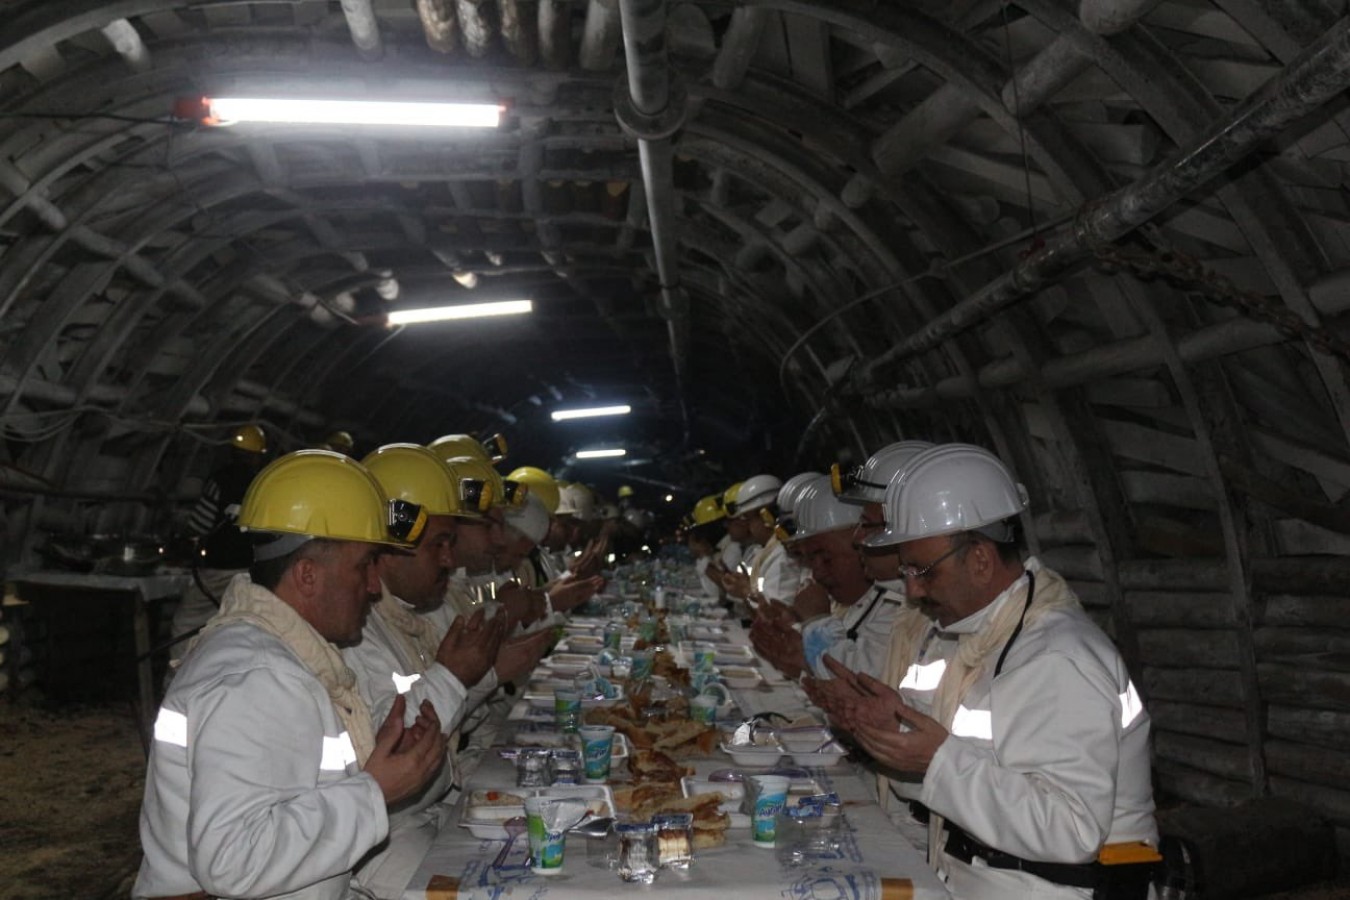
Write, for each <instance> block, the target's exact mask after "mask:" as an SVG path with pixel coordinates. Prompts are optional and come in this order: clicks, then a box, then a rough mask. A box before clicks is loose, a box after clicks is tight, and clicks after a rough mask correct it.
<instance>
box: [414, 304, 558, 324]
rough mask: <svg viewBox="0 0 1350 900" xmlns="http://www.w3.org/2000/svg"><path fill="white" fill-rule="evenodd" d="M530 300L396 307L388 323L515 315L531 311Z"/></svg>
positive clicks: (416, 322)
mask: <svg viewBox="0 0 1350 900" xmlns="http://www.w3.org/2000/svg"><path fill="white" fill-rule="evenodd" d="M533 311H534V302H533V301H531V300H500V301H498V302H496V303H460V304H457V305H454V306H431V307H428V308H426V309H396V310H394V311H393V312H391V313H389V315H388V321H389V324H390V325H416V324H418V323H421V322H444V321H447V320H449V319H481V318H484V317H485V316H515V315H520V314H521V313H527V312H533Z"/></svg>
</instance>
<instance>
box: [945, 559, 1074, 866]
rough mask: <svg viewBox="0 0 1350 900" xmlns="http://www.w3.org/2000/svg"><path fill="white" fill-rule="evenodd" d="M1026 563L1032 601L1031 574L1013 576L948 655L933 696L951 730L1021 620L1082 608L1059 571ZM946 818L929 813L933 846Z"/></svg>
mask: <svg viewBox="0 0 1350 900" xmlns="http://www.w3.org/2000/svg"><path fill="white" fill-rule="evenodd" d="M1026 567H1027V570H1028V571H1029V572H1030V573H1031V575H1032V576H1033V577H1034V579H1035V594H1034V596H1033V597H1032V598H1031V603H1030V605H1027V603H1026V593H1027V588H1028V586H1029V585H1030V583H1031V579H1030V578H1028V577H1025V576H1024V577H1022V578H1019V579H1018V580H1017V581H1016V582H1014V583H1013V584H1012V585H1011V586H1010V587H1009V588H1008V589H1007V590H1005V591H1004V592H1003V594H1002V595H1000V596H999V597H996V598H994V601H993V603H991V604H990V605H991V606H992V605H994V604H995V603H998V602H999V601H1000V600H1002V601H1003V603H1002V605H1000V606H999V608H998V609H996V610H994V611H993V613H992V615H989V616H988V617H987V618H986V619H985V620H984V622H983V624H982V625H981V626H980V627H979V628H978V629H976V630H975V631H971V632H967V633H964V634H961V635H960V637H959V638H957V644H956V652H955V653H954V654H952V657H951V659H950V660H948V662H947V669H946V671H945V672H943V673H942V681H941V682H940V683H939V684H938V689H937V694H936V696H935V697H934V698H933V718H934V719H936V720H937V721H938V722H939V723H941V724H942V727H944V728H946V729H947V730H948V731H950V730H951V727H952V720H953V718H955V716H956V710H957V708H958V707H959V706H960V705H961V701H962V700H963V699H964V698H965V696H966V693H967V692H968V691H969V690H970V689H971V687H972V686H973V685H974V684H975V682H976V681H978V680H979V678H980V675H981V673H983V671H984V669H985V665H986V663H988V662H990V661H991V658H996V656H997V654H999V653H1001V652H1002V649H1003V647H1004V645H1006V644H1007V643H1008V639H1009V638H1011V637H1012V634H1013V632H1014V631H1016V630H1017V625H1018V623H1019V622H1023V621H1024V622H1025V624H1024V626H1023V627H1026V626H1029V625H1031V624H1033V623H1034V622H1035V621H1036V620H1037V619H1039V618H1040V617H1041V616H1043V615H1045V614H1046V613H1047V612H1050V611H1052V610H1057V609H1079V608H1081V607H1080V604H1079V602H1078V597H1077V596H1076V595H1075V594H1074V593H1073V591H1072V590H1070V589H1069V586H1068V585H1067V584H1066V583H1065V581H1064V579H1063V578H1062V577H1060V575H1059V573H1057V572H1052V571H1051V570H1049V569H1045V568H1042V567H1041V565H1040V563H1039V562H1037V561H1036V560H1035V559H1029V560H1027V566H1026ZM1023 609H1025V610H1026V616H1025V620H1024V619H1023V615H1022V612H1023ZM975 615H979V613H975ZM944 822H946V819H944V818H943V817H942V816H940V815H938V814H937V813H936V812H932V813H931V814H930V816H929V819H928V846H929V847H930V848H936V847H939V846H941V844H940V843H939V841H940V840H941V837H942V826H943V823H944ZM928 858H929V862H930V863H931V864H932V866H933V868H935V869H936V868H937V867H938V854H937V853H935V852H932V850H931V849H930V851H929V854H928Z"/></svg>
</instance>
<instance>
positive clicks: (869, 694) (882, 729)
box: [803, 654, 948, 775]
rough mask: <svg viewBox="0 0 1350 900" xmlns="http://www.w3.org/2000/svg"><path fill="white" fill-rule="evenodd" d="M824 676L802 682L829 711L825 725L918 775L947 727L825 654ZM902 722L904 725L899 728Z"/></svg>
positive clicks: (878, 758) (880, 758)
mask: <svg viewBox="0 0 1350 900" xmlns="http://www.w3.org/2000/svg"><path fill="white" fill-rule="evenodd" d="M823 659H824V662H825V667H826V668H827V669H829V670H830V672H831V673H832V674H833V675H834V677H833V678H830V679H816V678H807V679H805V680H804V681H803V687H805V688H806V692H807V695H808V696H809V697H810V698H811V700H812V702H813V703H815V704H816V705H817V706H819V707H820V708H821V709H823V710H825V712H826V713H827V714H828V715H829V717H830V721H831V724H833V725H835V726H836V727H838V728H840V729H841V730H844V731H848V732H850V733H852V734H853V736H854V737H855V738H857V740H858V743H860V744H862V746H863V748H864V749H865V750H866V751H867V752H868V753H869V754H871V756H872V758H873V759H875V760H876V761H877V762H879V763H881V764H882V765H884V766H887V767H889V768H891V769H894V770H896V771H898V772H913V773H916V774H920V775H921V774H923V773H924V772H926V771H928V764H929V763H930V762H932V760H933V755H934V754H935V753H937V749H938V747H940V746H942V742H943V741H945V740H946V739H947V735H948V731H947V729H946V728H943V727H942V725H941V723H939V722H938V721H937V720H936V719H934V718H932V717H931V716H926V715H924V714H923V713H921V712H919V711H918V710H916V709H914V708H913V707H911V706H908V705H907V704H906V703H905V701H904V698H902V697H901V696H900V694H899V693H898V692H897V691H895V690H894V689H892V688H891V687H889V686H888V685H886V684H885V683H884V682H881V681H878V680H877V679H875V678H873V677H872V676H870V675H867V674H864V673H861V672H853V671H851V670H849V669H847V668H845V667H844V666H843V664H841V663H840V662H839V661H838V660H837V659H835V658H834V657H832V656H830V655H829V654H826V655H825V656H824V657H823ZM901 726H906V727H907V729H908V730H904V731H902V730H901Z"/></svg>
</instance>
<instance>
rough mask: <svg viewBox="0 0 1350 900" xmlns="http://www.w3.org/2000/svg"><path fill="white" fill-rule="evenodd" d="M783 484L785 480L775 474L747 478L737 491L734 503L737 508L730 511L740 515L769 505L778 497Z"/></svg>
mask: <svg viewBox="0 0 1350 900" xmlns="http://www.w3.org/2000/svg"><path fill="white" fill-rule="evenodd" d="M782 486H783V482H782V481H780V480H778V479H777V478H776V477H774V476H773V475H755V476H754V477H752V478H747V479H745V481H742V482H741V487H740V490H738V491H737V492H736V500H735V501H734V504H733V505H734V506H735V509H732V510H729V512H730V513H731V514H732V515H733V516H739V515H740V514H741V513H746V512H750V511H751V510H755V509H759V508H760V507H764V506H769V505H770V504H772V503H773V502H774V501H775V500H777V499H778V489H779V488H781V487H782Z"/></svg>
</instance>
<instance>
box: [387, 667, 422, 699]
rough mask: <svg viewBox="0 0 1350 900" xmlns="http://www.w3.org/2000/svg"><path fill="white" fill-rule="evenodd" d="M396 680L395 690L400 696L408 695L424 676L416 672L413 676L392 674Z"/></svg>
mask: <svg viewBox="0 0 1350 900" xmlns="http://www.w3.org/2000/svg"><path fill="white" fill-rule="evenodd" d="M390 674H391V675H392V676H393V679H394V690H396V691H398V692H399V693H400V694H406V693H408V691H410V690H412V686H413V685H414V684H417V682H419V681H421V680H422V676H421V675H418V674H417V673H416V672H414V673H413V674H411V675H400V674H398V673H397V672H392V673H390Z"/></svg>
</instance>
